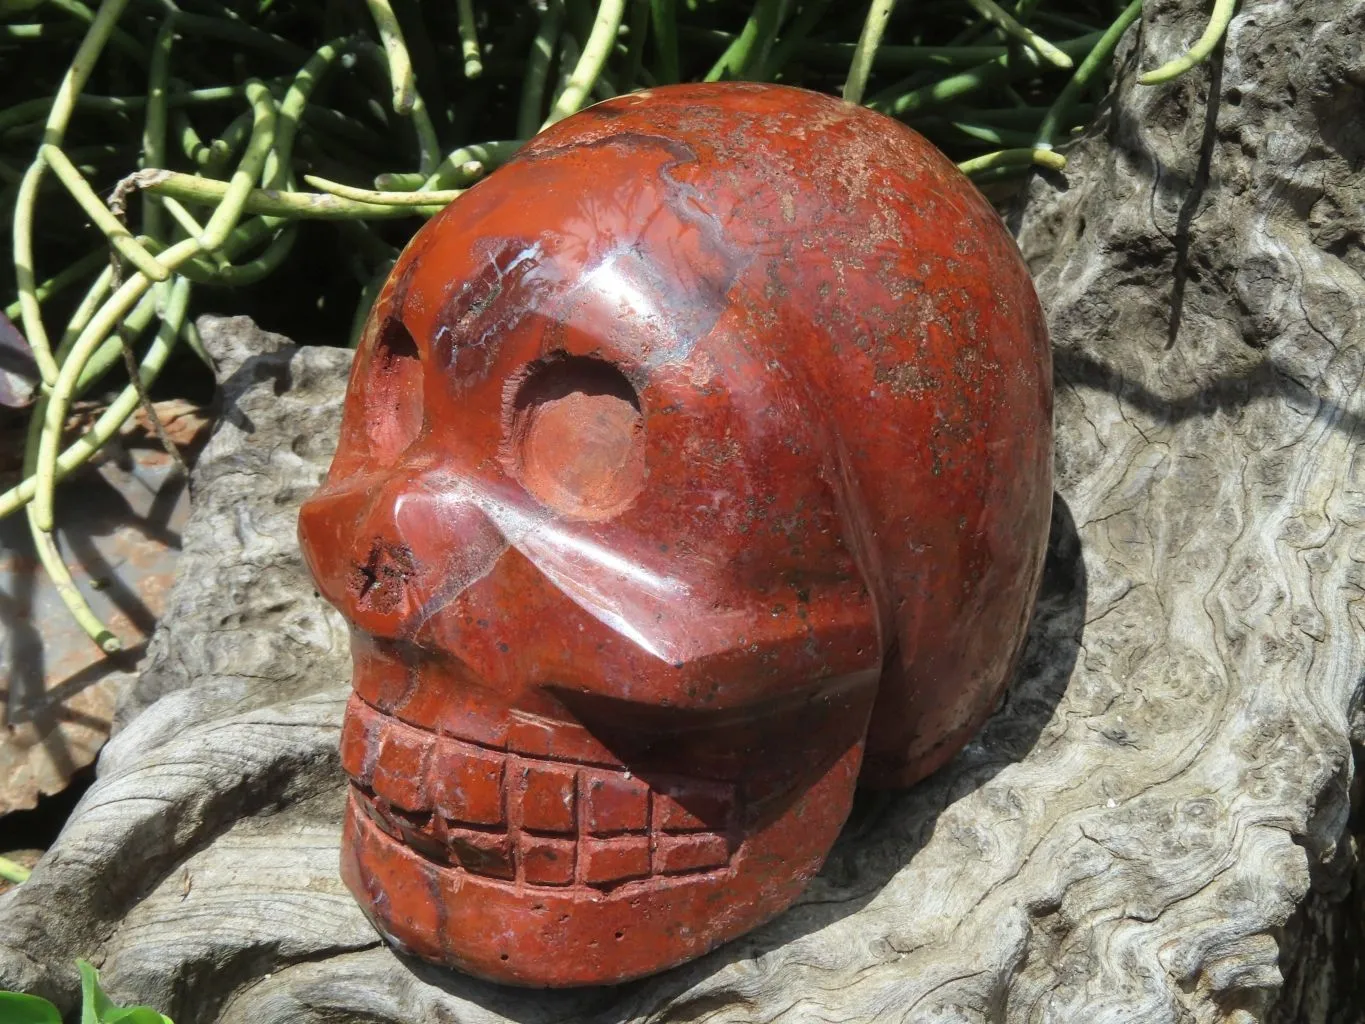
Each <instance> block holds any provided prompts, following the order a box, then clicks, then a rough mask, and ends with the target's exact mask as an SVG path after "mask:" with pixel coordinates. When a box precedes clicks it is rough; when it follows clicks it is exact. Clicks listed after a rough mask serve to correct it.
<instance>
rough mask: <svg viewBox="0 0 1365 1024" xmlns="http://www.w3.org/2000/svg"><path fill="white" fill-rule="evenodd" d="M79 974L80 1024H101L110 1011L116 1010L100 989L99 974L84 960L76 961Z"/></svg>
mask: <svg viewBox="0 0 1365 1024" xmlns="http://www.w3.org/2000/svg"><path fill="white" fill-rule="evenodd" d="M76 968H77V969H78V970H79V971H80V972H81V1024H102V1022H103V1021H104V1019H105V1016H106V1015H107V1014H108V1013H109V1011H110V1010H115V1009H117V1007H116V1006H114V1004H113V1002H112V1001H111V1000H110V998H109V997H108V996H106V995H105V994H104V990H103V989H102V988H100V972H99V971H97V970H95V967H94V965H93V964H91V963H90V962H89V961H86V960H77V961H76Z"/></svg>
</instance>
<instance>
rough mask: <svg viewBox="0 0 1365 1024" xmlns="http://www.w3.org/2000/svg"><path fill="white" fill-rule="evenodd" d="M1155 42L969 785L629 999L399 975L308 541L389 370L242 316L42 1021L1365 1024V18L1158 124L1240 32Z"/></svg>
mask: <svg viewBox="0 0 1365 1024" xmlns="http://www.w3.org/2000/svg"><path fill="white" fill-rule="evenodd" d="M1144 17H1145V21H1144V25H1143V29H1142V32H1141V33H1137V32H1133V33H1130V34H1129V36H1128V37H1127V38H1126V40H1125V41H1124V44H1123V46H1122V48H1121V50H1120V53H1119V55H1118V58H1117V61H1118V66H1119V69H1120V82H1119V85H1118V87H1117V89H1116V94H1115V97H1114V102H1113V104H1112V108H1111V109H1110V110H1109V111H1108V112H1107V113H1106V114H1105V115H1104V116H1103V118H1102V119H1101V122H1100V124H1099V125H1098V126H1097V128H1096V129H1095V130H1094V131H1093V132H1092V133H1091V135H1090V136H1089V137H1088V138H1086V139H1084V140H1082V141H1080V142H1079V143H1078V144H1077V145H1076V146H1075V147H1074V150H1073V152H1072V154H1071V165H1070V167H1069V168H1068V170H1067V171H1066V172H1065V173H1064V175H1060V176H1047V177H1038V178H1035V179H1034V180H1033V181H1032V182H1031V184H1030V187H1029V189H1028V193H1027V195H1026V197H1025V199H1026V201H1025V202H1024V203H1023V205H1022V207H1021V211H1022V212H1021V214H1020V216H1019V218H1018V222H1017V224H1016V228H1017V234H1018V237H1019V239H1020V244H1021V247H1022V249H1023V251H1024V253H1025V255H1026V257H1027V258H1028V260H1029V262H1030V265H1031V267H1032V269H1033V271H1034V274H1035V277H1036V280H1037V282H1038V287H1039V292H1040V295H1041V296H1042V298H1043V301H1044V305H1045V306H1046V308H1047V309H1048V311H1049V317H1050V324H1051V328H1052V332H1053V340H1054V344H1055V346H1056V365H1057V428H1058V442H1057V445H1058V446H1057V486H1058V492H1059V494H1058V500H1057V508H1056V512H1055V515H1054V522H1053V537H1052V543H1051V545H1050V551H1049V563H1048V568H1047V572H1046V578H1045V582H1044V593H1043V596H1042V599H1041V601H1040V604H1039V608H1038V612H1037V614H1036V615H1035V619H1034V623H1033V626H1032V629H1031V632H1030V640H1029V644H1028V648H1027V651H1026V654H1025V658H1024V663H1023V665H1022V666H1021V668H1020V672H1019V678H1018V679H1017V680H1016V682H1015V683H1014V685H1013V686H1012V687H1011V689H1010V691H1009V693H1008V695H1007V697H1006V699H1005V701H1004V702H1003V704H1002V707H1001V708H1000V709H999V711H998V712H997V714H996V715H995V716H994V718H993V719H992V720H991V722H990V723H989V725H988V727H987V729H986V730H985V731H984V733H983V734H982V735H981V736H980V737H979V738H978V739H977V740H975V741H974V742H973V743H972V744H971V745H969V747H968V748H967V749H966V750H965V751H964V752H963V753H962V755H961V756H960V757H958V758H957V759H956V760H955V761H954V762H953V763H952V764H951V765H950V766H949V767H948V768H947V769H945V770H944V771H943V772H941V773H940V774H939V775H938V776H936V777H935V778H934V779H932V780H930V781H929V782H928V783H926V784H924V785H922V786H920V787H918V788H916V789H915V790H913V791H911V792H909V793H906V794H903V795H899V796H896V797H894V798H887V799H881V800H876V799H864V800H861V801H860V803H859V805H858V806H857V807H856V808H855V812H854V817H853V819H852V820H851V821H850V823H849V826H848V827H847V828H846V830H845V834H844V836H843V837H842V838H841V840H840V842H839V844H838V845H837V847H836V848H835V851H834V853H833V854H832V856H831V858H830V861H829V863H828V864H827V866H826V868H825V870H824V871H823V872H822V873H821V875H820V876H819V877H818V878H817V879H816V881H815V883H814V884H813V885H812V886H811V889H810V890H809V892H808V893H807V894H806V896H805V897H804V899H803V900H802V901H801V903H800V904H799V905H798V906H796V907H795V908H793V909H792V910H791V911H790V912H789V913H787V914H785V915H783V916H782V917H781V918H779V919H778V920H777V921H774V922H773V923H772V924H770V925H769V926H767V927H765V928H763V929H761V930H759V931H758V932H756V933H754V934H752V935H750V936H747V937H745V938H744V939H741V940H739V941H737V942H734V943H731V944H729V945H727V946H725V947H722V948H721V949H719V950H717V951H716V952H715V953H713V954H711V955H710V956H708V957H706V958H704V959H702V960H700V961H698V962H696V963H694V964H690V965H686V966H684V967H682V968H679V969H677V970H675V971H672V972H669V973H667V974H665V975H662V976H660V977H658V978H654V979H649V980H646V981H643V982H639V983H635V984H632V985H628V986H623V987H621V988H618V989H613V990H586V991H579V992H567V993H563V992H561V993H545V992H540V993H537V992H526V991H518V990H511V989H500V988H497V987H495V986H491V985H487V984H483V983H480V982H476V981H471V980H469V979H466V978H462V977H460V976H457V975H453V974H448V973H442V972H438V971H434V970H432V969H430V968H427V967H424V966H422V965H418V964H412V963H409V962H407V961H404V960H401V959H399V958H398V957H396V956H395V955H394V954H392V953H391V952H390V951H389V950H388V949H387V948H385V947H384V946H382V945H381V944H379V943H378V940H377V938H376V937H375V935H374V933H373V932H372V931H371V930H370V929H369V927H368V925H367V924H366V923H365V921H364V919H363V918H362V917H361V916H360V914H359V912H358V911H357V910H356V909H355V907H354V905H353V904H352V903H351V902H350V900H349V898H348V897H347V895H346V893H345V892H344V890H343V889H342V888H341V887H340V885H339V883H338V882H337V880H336V844H337V837H338V826H337V821H338V815H339V808H340V798H341V787H340V773H339V769H338V767H337V758H336V753H335V745H336V739H337V727H338V723H339V718H340V709H341V702H342V699H343V697H344V693H345V686H346V680H347V677H348V666H347V661H346V653H345V645H344V631H343V630H342V627H341V625H340V622H339V619H337V617H336V616H335V615H334V614H333V613H332V612H330V611H329V610H328V609H326V608H325V607H324V606H322V605H321V604H320V602H318V601H317V599H316V598H315V596H314V595H313V591H312V588H311V586H310V585H309V584H308V582H307V579H306V577H305V576H304V575H303V573H302V568H301V565H300V564H299V562H298V555H297V551H296V549H295V547H294V543H293V515H294V513H295V510H296V508H297V504H298V502H299V500H300V499H301V498H302V497H303V496H304V494H306V493H307V492H308V490H310V489H311V487H312V486H313V485H314V484H315V482H316V481H317V480H318V479H319V478H320V476H321V473H322V472H323V470H324V469H325V466H326V461H327V458H328V454H329V447H330V444H331V443H332V439H333V438H334V436H335V430H336V415H337V407H338V402H339V400H340V396H341V392H342V388H343V387H344V379H345V378H344V370H345V364H346V354H345V353H342V352H335V351H327V350H320V349H307V348H305V349H297V350H295V349H291V348H278V350H277V351H274V352H273V353H272V352H270V351H268V350H269V349H270V348H271V347H272V346H278V345H279V343H280V342H279V339H272V338H270V337H269V336H264V335H261V334H259V333H258V332H255V331H254V330H253V329H252V328H251V327H250V326H249V325H248V324H246V323H244V322H242V321H218V322H216V323H211V324H206V325H205V335H206V340H209V341H211V343H212V344H213V345H214V346H215V351H216V352H218V353H220V354H221V355H222V357H223V360H224V363H225V366H224V370H225V371H226V372H227V374H228V375H229V381H228V383H227V384H226V385H225V388H224V393H225V400H226V402H227V409H228V415H227V416H226V417H225V421H226V423H225V425H224V426H223V427H221V428H220V430H219V433H218V435H217V436H216V437H215V438H214V440H213V442H212V443H211V444H210V447H209V448H208V449H207V450H206V451H205V453H204V456H203V457H202V458H201V462H200V466H199V470H198V473H197V475H196V479H195V491H194V496H195V501H196V509H195V513H194V515H195V518H194V519H193V520H192V522H191V524H190V527H189V528H188V529H187V531H186V536H185V545H186V553H185V556H184V562H182V566H183V569H182V573H181V576H180V579H179V580H178V582H177V584H176V589H175V591H174V593H173V594H172V598H171V608H172V611H170V612H169V613H168V616H167V621H166V624H165V626H164V627H163V628H162V630H161V632H160V633H159V635H158V637H157V640H156V642H155V644H154V650H153V660H152V667H151V668H150V669H149V670H148V672H147V673H146V674H144V676H143V677H142V680H141V683H140V685H139V687H138V688H137V689H136V690H135V691H134V692H133V693H132V694H130V696H129V699H128V702H127V704H126V705H125V712H126V713H125V721H126V723H127V724H126V727H125V728H124V729H123V730H122V731H121V732H120V733H119V734H118V735H117V736H116V737H115V739H114V741H113V742H112V743H111V744H110V746H109V748H108V749H107V750H106V753H105V755H104V757H103V758H102V761H101V775H100V779H99V781H98V782H97V784H96V785H95V786H94V787H93V788H92V789H91V791H90V792H89V793H88V794H87V796H86V797H85V799H84V800H83V801H82V804H81V806H80V808H78V811H77V814H76V815H75V817H74V818H73V821H72V823H71V824H70V825H69V826H68V828H67V830H66V832H65V833H64V834H63V836H62V838H61V839H60V841H59V842H58V843H57V845H56V846H55V847H54V849H53V850H52V852H51V853H49V855H48V856H47V858H46V859H45V860H44V862H43V863H42V864H41V865H40V866H39V868H38V870H37V871H35V873H34V875H33V878H32V880H31V881H30V882H28V883H26V884H25V885H24V886H22V887H20V888H19V889H18V890H16V891H15V892H14V893H12V894H10V895H9V896H7V897H5V898H4V899H3V900H0V987H20V988H29V989H33V990H38V991H41V992H44V993H47V994H51V995H53V996H56V997H57V998H59V999H61V1000H63V1001H64V1002H65V1004H66V1005H68V1006H70V1005H71V1001H72V999H73V997H74V994H75V984H74V982H75V974H74V970H73V968H72V967H71V959H72V958H73V957H74V956H76V955H87V956H91V957H93V958H95V959H96V960H97V961H98V962H100V963H102V964H103V966H104V970H105V977H106V979H107V981H108V983H109V985H110V987H111V988H112V989H113V991H114V992H115V994H116V995H117V996H119V997H121V998H125V999H130V1000H132V999H136V1000H139V1001H145V1002H149V1003H153V1004H155V1005H158V1006H159V1007H160V1008H161V1009H163V1010H164V1011H165V1012H168V1013H170V1014H171V1015H172V1016H174V1017H175V1018H176V1019H177V1021H179V1022H180V1024H197V1022H211V1021H219V1022H223V1024H227V1022H233V1024H238V1022H252V1024H277V1022H278V1024H284V1022H290V1024H314V1022H315V1024H323V1022H328V1024H333V1022H343V1024H344V1022H360V1021H366V1022H374V1021H381V1022H393V1024H398V1022H408V1021H415V1020H459V1021H462V1022H480V1024H482V1022H490V1024H491V1022H501V1021H508V1020H510V1021H517V1022H519V1024H533V1022H539V1021H547V1022H548V1021H552V1020H553V1021H578V1022H584V1024H589V1022H600V1024H607V1022H617V1021H627V1020H629V1021H694V1020H706V1021H710V1022H720V1021H735V1022H739V1021H752V1020H764V1021H784V1022H804V1021H812V1020H819V1021H830V1020H839V1021H870V1020H878V1021H882V1020H887V1021H890V1020H904V1021H1009V1022H1024V1021H1030V1022H1033V1021H1036V1022H1051V1021H1060V1022H1068V1021H1086V1022H1087V1024H1107V1022H1118V1021H1143V1022H1157V1024H1164V1022H1170V1024H1175V1022H1181V1024H1184V1022H1188V1021H1194V1022H1205V1021H1209V1022H1211V1021H1238V1022H1248V1021H1252V1020H1270V1019H1274V1020H1283V1021H1290V1020H1294V1021H1297V1020H1303V1021H1312V1022H1318V1021H1321V1022H1322V1024H1328V1022H1332V1024H1336V1022H1344V1021H1347V1020H1351V1019H1355V1018H1353V1017H1352V1016H1350V1014H1352V1013H1355V1014H1356V1016H1358V1015H1359V1009H1360V1007H1359V1006H1358V1005H1357V1006H1354V1007H1353V1006H1352V1004H1351V1003H1350V1002H1349V998H1348V996H1347V993H1349V992H1350V988H1349V986H1350V984H1351V979H1349V978H1344V977H1342V978H1340V979H1339V981H1338V984H1340V985H1341V988H1339V989H1338V995H1337V997H1336V998H1335V999H1333V998H1324V993H1323V992H1322V991H1320V986H1317V985H1315V983H1314V981H1313V979H1314V977H1315V974H1314V970H1315V967H1318V968H1321V970H1319V971H1318V974H1319V975H1321V974H1322V973H1323V972H1324V971H1325V969H1326V961H1327V960H1328V959H1333V958H1335V959H1333V963H1341V964H1345V965H1346V967H1344V968H1341V969H1340V970H1350V969H1351V968H1350V962H1351V957H1350V956H1340V955H1338V954H1340V952H1341V950H1340V944H1339V943H1338V944H1337V945H1336V946H1335V947H1334V945H1333V939H1332V937H1331V936H1330V935H1327V934H1326V933H1325V932H1324V931H1323V929H1322V928H1321V927H1319V926H1317V925H1316V924H1315V922H1319V921H1321V920H1322V919H1323V918H1324V917H1327V918H1330V917H1331V916H1332V914H1331V912H1330V908H1331V906H1332V902H1331V901H1332V899H1334V898H1337V899H1339V898H1343V897H1345V896H1346V895H1347V893H1348V891H1349V882H1350V879H1351V877H1352V874H1353V872H1354V873H1358V872H1356V859H1355V855H1354V846H1353V843H1352V840H1351V838H1350V836H1349V834H1348V831H1347V818H1348V813H1349V807H1350V800H1349V792H1350V786H1351V781H1352V762H1351V746H1350V732H1351V723H1352V716H1353V715H1354V716H1355V719H1354V720H1355V721H1356V723H1357V725H1358V724H1359V723H1360V721H1361V718H1362V716H1361V714H1360V709H1361V705H1362V677H1363V676H1365V649H1363V648H1365V645H1363V644H1362V639H1361V638H1362V629H1361V626H1362V623H1361V617H1362V616H1361V603H1360V596H1361V591H1362V580H1361V569H1360V566H1361V563H1362V560H1365V546H1362V542H1361V540H1360V537H1361V536H1362V534H1361V533H1360V531H1359V527H1360V526H1361V523H1362V520H1365V454H1361V453H1360V451H1359V445H1358V444H1357V443H1356V438H1357V435H1358V434H1359V431H1360V423H1361V420H1360V417H1361V415H1362V412H1365V403H1363V402H1362V400H1361V395H1360V385H1361V377H1362V372H1363V370H1365V367H1363V366H1362V359H1363V357H1365V330H1362V322H1361V318H1362V316H1365V312H1362V311H1365V282H1363V281H1362V276H1361V275H1362V273H1365V254H1363V253H1362V248H1361V244H1362V237H1365V216H1362V203H1361V200H1362V196H1365V187H1363V186H1362V182H1361V179H1360V174H1359V171H1358V170H1357V168H1359V167H1360V166H1362V165H1363V164H1362V162H1363V161H1365V128H1362V127H1361V122H1360V121H1359V118H1358V113H1357V112H1358V111H1359V110H1360V109H1365V103H1362V101H1365V95H1362V92H1365V88H1363V87H1365V55H1363V54H1362V51H1361V46H1360V43H1359V40H1360V39H1361V38H1365V2H1362V0H1355V2H1345V3H1343V2H1341V0H1300V2H1298V3H1292V4H1291V3H1288V2H1278V0H1246V2H1245V3H1244V4H1243V6H1242V10H1241V12H1240V13H1239V15H1238V16H1237V18H1236V19H1235V20H1234V22H1233V25H1232V29H1231V32H1230V36H1229V40H1228V45H1227V51H1226V55H1225V57H1224V58H1223V59H1222V60H1221V61H1215V62H1214V64H1213V65H1212V66H1211V67H1208V68H1205V69H1201V70H1199V71H1197V72H1195V73H1194V74H1192V75H1190V76H1187V77H1186V78H1183V79H1180V80H1178V81H1177V82H1175V83H1174V84H1172V85H1170V86H1166V87H1162V88H1159V89H1148V88H1141V87H1138V86H1137V85H1136V84H1135V82H1134V76H1135V73H1136V71H1137V70H1139V69H1145V68H1149V67H1152V66H1155V65H1156V64H1157V63H1159V62H1160V61H1161V60H1164V59H1165V58H1167V57H1170V56H1172V55H1174V54H1175V53H1177V52H1179V51H1180V50H1181V49H1182V48H1183V47H1185V46H1187V45H1188V44H1189V43H1190V42H1191V41H1192V40H1193V39H1194V38H1195V37H1196V36H1197V35H1198V32H1199V30H1200V29H1201V27H1202V23H1203V19H1204V17H1205V5H1203V4H1196V3H1190V2H1184V0H1182V2H1180V3H1174V2H1167V3H1160V2H1152V3H1150V4H1149V10H1148V11H1147V13H1146V14H1145V16H1144ZM1211 85H1212V92H1213V94H1214V95H1215V96H1221V97H1222V102H1221V103H1215V104H1214V110H1213V112H1212V113H1207V112H1206V111H1207V108H1208V105H1209V104H1208V96H1209V94H1210V86H1211ZM253 352H255V353H260V354H256V355H250V354H249V353H253ZM233 353H235V354H233ZM1334 949H1335V952H1333V950H1334ZM1285 969H1288V970H1289V973H1290V976H1291V979H1292V980H1293V984H1291V985H1290V986H1288V987H1285V988H1283V991H1282V987H1283V971H1284V970H1285ZM1357 981H1358V979H1357ZM1277 1000H1278V1002H1277Z"/></svg>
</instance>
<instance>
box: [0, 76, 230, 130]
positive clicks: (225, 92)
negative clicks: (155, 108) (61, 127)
mask: <svg viewBox="0 0 1365 1024" xmlns="http://www.w3.org/2000/svg"><path fill="white" fill-rule="evenodd" d="M242 93H243V87H242V86H240V85H224V86H213V87H211V88H206V89H187V90H183V91H177V92H172V93H170V94H169V95H168V96H167V97H166V103H167V105H168V106H170V107H182V106H189V105H191V104H199V103H222V102H223V101H225V100H233V99H238V98H239V97H241V95H242ZM146 105H147V97H146V96H84V95H82V96H78V97H76V100H75V106H76V108H77V109H79V110H103V111H121V112H130V113H131V112H132V111H135V110H141V109H143V108H144V107H145V106H146ZM51 110H52V100H50V99H47V98H46V97H40V98H38V99H32V100H24V101H23V102H21V103H16V104H14V105H13V106H10V107H6V108H5V109H3V110H0V132H3V131H6V130H8V129H10V128H14V127H16V126H18V125H23V124H28V123H30V122H32V121H34V120H42V119H44V118H46V117H47V116H48V114H49V113H50V111H51Z"/></svg>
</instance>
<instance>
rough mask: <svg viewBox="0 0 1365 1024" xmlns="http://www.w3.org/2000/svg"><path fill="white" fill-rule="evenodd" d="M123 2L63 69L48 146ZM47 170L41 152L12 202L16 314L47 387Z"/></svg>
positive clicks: (56, 139)
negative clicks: (40, 253) (40, 218)
mask: <svg viewBox="0 0 1365 1024" xmlns="http://www.w3.org/2000/svg"><path fill="white" fill-rule="evenodd" d="M127 2H128V0H104V2H103V3H102V4H100V9H99V13H98V14H97V15H96V16H95V18H94V20H93V21H92V22H91V24H90V28H89V30H88V31H87V32H86V34H85V38H84V39H82V40H81V45H80V48H79V49H78V50H77V51H76V56H75V58H74V59H73V60H72V61H71V64H70V66H69V67H67V69H66V74H64V75H63V76H62V81H61V84H60V85H59V86H58V87H57V93H56V95H55V96H54V97H53V100H52V108H51V110H50V111H49V112H48V116H47V124H46V125H45V126H44V128H43V142H44V143H46V144H48V145H52V146H60V145H61V142H62V137H63V136H64V135H65V133H66V126H67V124H69V123H70V121H71V114H72V111H73V110H74V109H75V100H76V97H77V96H79V95H80V93H81V90H82V89H84V88H85V83H86V81H87V80H88V79H89V78H90V73H91V72H92V71H94V69H95V62H96V61H97V60H98V59H99V55H100V53H101V52H102V51H103V49H104V46H105V44H106V43H107V42H108V41H109V35H110V33H111V32H113V30H114V25H115V23H116V22H117V21H118V18H119V15H120V14H122V13H123V8H124V7H125V6H126V5H127ZM46 169H47V161H46V160H44V159H43V157H42V156H41V154H40V155H39V157H38V159H36V160H34V161H33V163H32V164H30V165H29V168H28V170H27V171H26V172H24V177H23V180H22V181H21V182H20V183H19V194H18V196H17V197H16V199H15V210H14V276H15V283H16V285H17V287H18V290H19V310H20V316H21V317H22V319H23V326H24V336H25V338H27V340H28V343H29V346H30V347H31V348H32V349H33V358H34V361H35V362H36V363H37V364H38V372H39V373H40V374H41V376H42V379H43V382H44V383H46V384H49V385H51V384H52V383H54V382H55V381H56V379H57V373H58V370H57V364H56V363H55V362H54V361H53V359H52V347H51V343H50V342H49V340H48V336H47V331H46V329H45V328H44V327H43V317H42V310H41V309H40V308H39V304H38V295H37V292H36V290H35V276H36V275H35V274H34V269H33V213H34V204H35V201H36V200H37V198H38V187H39V186H40V185H41V184H42V180H43V173H44V171H45V170H46Z"/></svg>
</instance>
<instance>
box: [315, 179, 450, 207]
mask: <svg viewBox="0 0 1365 1024" xmlns="http://www.w3.org/2000/svg"><path fill="white" fill-rule="evenodd" d="M303 180H304V181H306V182H307V183H308V184H310V185H312V186H313V187H314V188H315V189H317V190H318V191H319V192H326V193H328V194H330V195H334V196H341V197H342V198H343V199H350V200H353V201H355V202H357V203H375V204H376V205H379V206H445V205H446V204H448V203H452V202H454V201H455V200H456V199H458V198H459V197H460V196H462V195H464V190H463V189H447V190H443V191H440V192H377V191H375V190H374V189H368V188H354V187H352V186H350V185H342V184H340V183H339V182H335V181H328V180H327V179H326V178H319V177H317V176H316V175H313V174H305V175H304V176H303Z"/></svg>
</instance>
